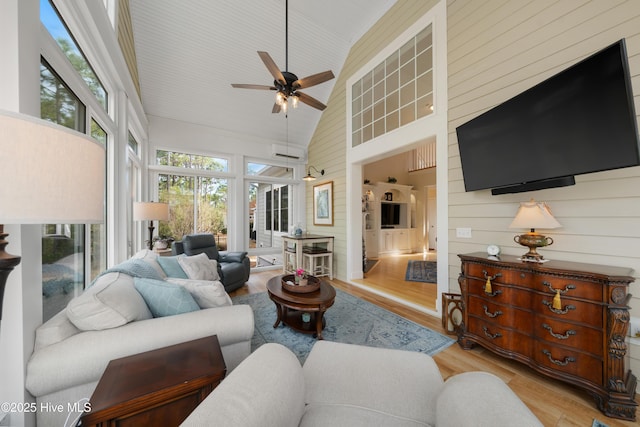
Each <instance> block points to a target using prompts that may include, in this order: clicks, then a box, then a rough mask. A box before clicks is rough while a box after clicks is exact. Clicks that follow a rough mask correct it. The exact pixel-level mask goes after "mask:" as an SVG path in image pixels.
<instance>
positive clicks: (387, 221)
mask: <svg viewBox="0 0 640 427" xmlns="http://www.w3.org/2000/svg"><path fill="white" fill-rule="evenodd" d="M380 225H381V226H382V227H392V226H394V225H400V205H399V204H398V203H381V204H380Z"/></svg>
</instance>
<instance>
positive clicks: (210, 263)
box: [178, 254, 220, 281]
mask: <svg viewBox="0 0 640 427" xmlns="http://www.w3.org/2000/svg"><path fill="white" fill-rule="evenodd" d="M178 263H180V267H182V269H183V270H184V272H185V273H186V274H187V276H188V277H189V279H194V280H210V281H214V280H220V276H218V261H216V260H214V259H209V257H208V256H207V254H199V255H194V256H186V257H183V258H179V259H178Z"/></svg>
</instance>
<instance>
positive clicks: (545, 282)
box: [542, 281, 576, 295]
mask: <svg viewBox="0 0 640 427" xmlns="http://www.w3.org/2000/svg"><path fill="white" fill-rule="evenodd" d="M542 284H543V285H545V286H546V287H547V288H549V290H550V291H551V292H553V293H554V294H555V293H557V292H560V293H561V294H562V295H564V294H566V293H567V292H569V291H570V290H572V289H575V288H576V285H567V286H565V287H564V289H556V288H554V287H553V286H551V283H549V282H547V281H543V282H542Z"/></svg>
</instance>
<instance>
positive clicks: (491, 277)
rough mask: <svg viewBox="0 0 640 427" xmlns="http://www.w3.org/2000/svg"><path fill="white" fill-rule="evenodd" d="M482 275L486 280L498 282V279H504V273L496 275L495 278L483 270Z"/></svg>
mask: <svg viewBox="0 0 640 427" xmlns="http://www.w3.org/2000/svg"><path fill="white" fill-rule="evenodd" d="M482 274H484V278H485V279H489V280H496V279H497V278H498V277H502V273H496V274H494V275H493V276H489V273H487V271H486V270H482Z"/></svg>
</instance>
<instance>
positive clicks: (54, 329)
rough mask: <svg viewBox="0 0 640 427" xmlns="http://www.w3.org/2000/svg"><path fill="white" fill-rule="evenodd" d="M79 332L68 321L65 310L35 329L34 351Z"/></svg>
mask: <svg viewBox="0 0 640 427" xmlns="http://www.w3.org/2000/svg"><path fill="white" fill-rule="evenodd" d="M79 332H80V330H79V329H78V328H76V327H75V326H74V325H73V323H71V322H70V321H69V318H68V317H67V313H66V312H65V310H62V311H60V312H58V314H56V315H55V316H53V317H52V318H51V319H49V320H47V321H46V322H44V323H43V324H42V325H40V326H38V328H36V342H35V345H34V351H37V350H39V349H41V348H44V347H46V346H48V345H51V344H55V343H57V342H60V341H63V340H65V339H67V338H69V337H71V336H73V335H75V334H77V333H79Z"/></svg>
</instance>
